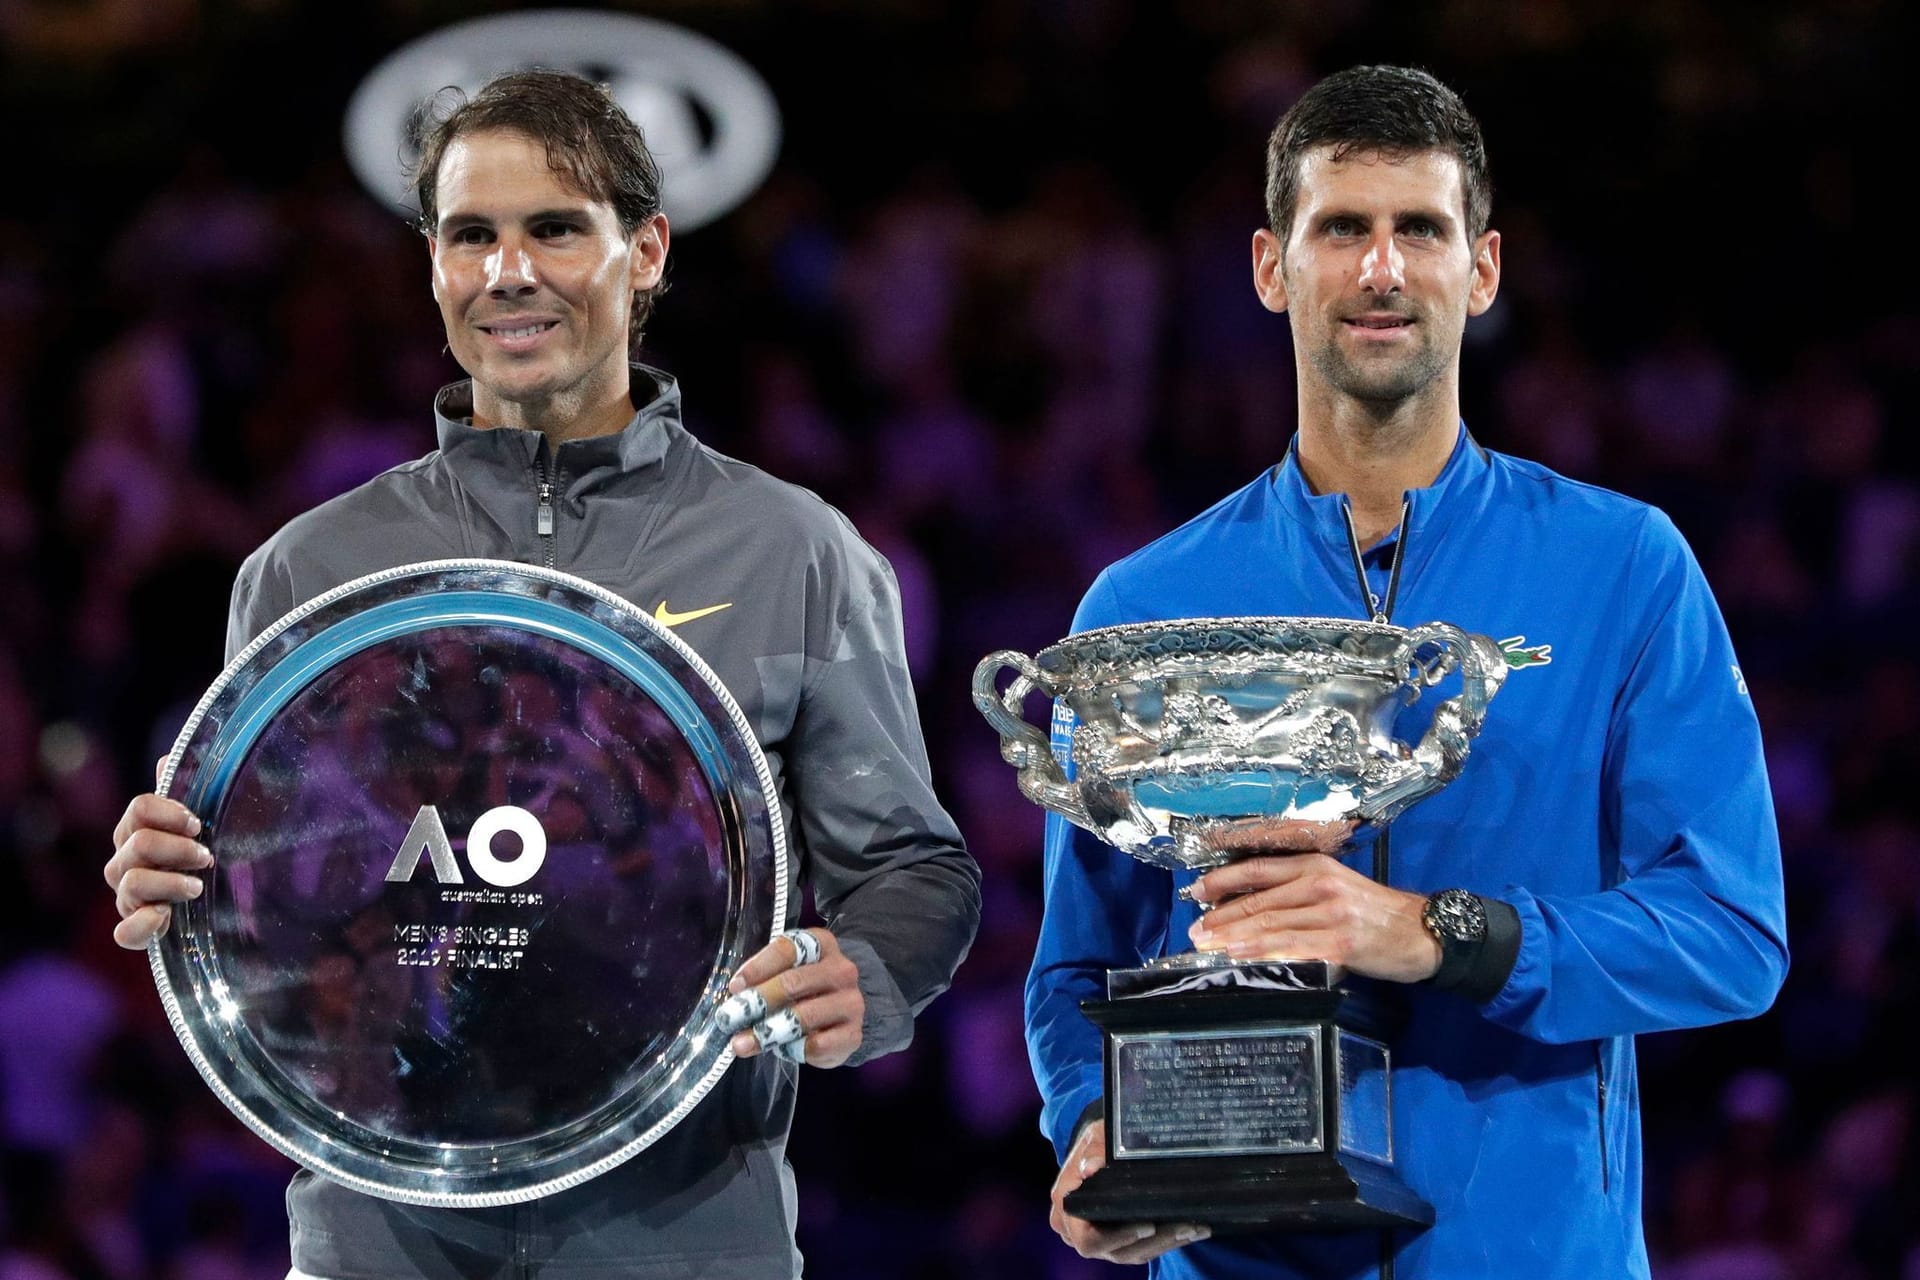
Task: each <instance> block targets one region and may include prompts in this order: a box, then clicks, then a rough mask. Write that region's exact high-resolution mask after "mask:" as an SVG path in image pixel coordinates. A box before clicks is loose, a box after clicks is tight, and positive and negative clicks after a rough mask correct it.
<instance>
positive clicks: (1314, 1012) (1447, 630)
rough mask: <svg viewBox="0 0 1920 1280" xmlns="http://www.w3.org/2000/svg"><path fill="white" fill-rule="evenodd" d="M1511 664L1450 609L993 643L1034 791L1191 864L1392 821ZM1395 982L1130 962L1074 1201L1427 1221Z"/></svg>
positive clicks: (1132, 1211) (1303, 971) (1104, 1215)
mask: <svg viewBox="0 0 1920 1280" xmlns="http://www.w3.org/2000/svg"><path fill="white" fill-rule="evenodd" d="M1008 670H1011V671H1013V672H1014V673H1015V674H1014V679H1013V680H1012V681H1010V682H1009V683H1008V684H1007V686H1006V688H1005V689H1004V690H1002V689H1001V688H1000V687H999V680H1000V677H1001V674H1002V673H1003V672H1005V671H1008ZM1506 670H1507V664H1506V660H1505V657H1504V655H1503V654H1502V653H1501V651H1500V647H1499V645H1498V644H1496V643H1495V642H1494V641H1492V640H1491V639H1489V638H1487V637H1486V636H1481V635H1473V634H1470V633H1468V632H1465V631H1463V630H1461V629H1460V628H1459V627H1456V626H1452V625H1450V624H1448V623H1444V622H1432V623H1428V624H1426V625H1424V626H1419V627H1413V628H1402V627H1396V626H1391V625H1389V624H1386V623H1376V622H1359V621H1348V620H1342V619H1336V618H1188V619H1177V620H1173V621H1166V622H1144V623H1130V624H1126V625H1123V626H1116V627H1104V628H1101V629H1099V630H1095V631H1087V632H1083V633H1081V634H1079V635H1076V636H1072V637H1069V638H1068V639H1066V640H1063V641H1061V642H1060V643H1058V644H1056V645H1053V646H1051V647H1049V648H1046V649H1043V650H1041V651H1040V652H1039V653H1038V654H1036V655H1034V656H1033V657H1028V656H1027V655H1025V654H1022V653H1017V652H1014V651H1011V650H1003V651H1001V652H999V653H994V654H990V655H989V656H988V657H986V658H985V659H983V660H982V661H981V663H980V665H979V666H978V667H977V668H976V669H975V671H974V681H973V697H974V705H975V706H977V707H978V708H979V709H980V712H981V714H983V715H984V716H986V718H987V720H988V722H989V723H991V724H992V725H993V727H994V729H995V730H996V731H997V732H998V733H999V735H1000V750H1001V755H1002V756H1003V757H1004V758H1005V759H1006V760H1007V762H1008V763H1009V764H1011V765H1013V766H1014V767H1015V768H1016V769H1018V770H1019V782H1020V789H1021V791H1022V792H1023V793H1025V794H1026V796H1027V797H1028V798H1029V799H1031V800H1033V801H1034V802H1035V803H1037V804H1039V805H1041V806H1043V807H1045V808H1046V809H1048V810H1051V811H1052V812H1054V813H1057V814H1059V815H1060V816H1061V817H1063V818H1065V819H1067V820H1068V821H1070V822H1072V823H1074V824H1076V825H1078V826H1080V827H1084V828H1085V829H1086V830H1088V831H1090V832H1092V833H1093V834H1094V835H1096V836H1098V837H1099V838H1100V839H1102V840H1104V841H1105V842H1107V843H1108V844H1110V845H1112V846H1114V847H1115V848H1117V849H1121V850H1123V851H1125V852H1126V853H1129V854H1131V855H1132V856H1134V857H1136V858H1139V859H1141V860H1142V861H1145V862H1149V863H1152V864H1154V865H1155V866H1160V867H1166V868H1168V869H1170V870H1174V871H1187V872H1194V871H1204V870H1205V869H1206V868H1208V867H1213V866H1219V865H1221V864H1223V863H1226V862H1228V861H1231V860H1232V859H1234V858H1236V857H1242V856H1251V855H1254V854H1269V853H1276V852H1279V853H1285V852H1321V853H1329V854H1344V853H1347V852H1350V851H1352V850H1354V849H1356V848H1357V847H1359V846H1360V845H1362V844H1364V843H1366V842H1367V841H1369V840H1376V839H1378V838H1380V837H1382V836H1383V835H1384V832H1385V828H1386V826H1387V824H1388V823H1390V822H1392V821H1393V819H1394V818H1396V817H1397V816H1399V815H1400V814H1401V813H1403V812H1405V811H1406V809H1407V808H1408V807H1409V806H1410V805H1412V804H1414V803H1416V802H1417V801H1419V800H1420V799H1422V798H1423V797H1425V796H1428V795H1431V794H1433V793H1434V792H1435V791H1438V790H1439V789H1440V788H1442V787H1444V786H1445V785H1446V784H1447V783H1449V782H1451V781H1452V780H1453V779H1454V778H1455V777H1457V776H1458V775H1459V773H1460V770H1461V768H1462V766H1463V765H1464V764H1465V762H1466V759H1467V753H1468V748H1469V744H1470V743H1471V742H1472V740H1473V738H1474V737H1475V736H1476V735H1477V734H1478V733H1479V731H1480V726H1481V724H1482V722H1483V721H1484V719H1485V717H1486V712H1487V704H1488V703H1489V701H1491V699H1492V698H1493V696H1494V695H1495V694H1496V693H1497V692H1499V689H1500V685H1501V682H1502V681H1503V680H1504V679H1505V677H1506ZM1456 673H1457V675H1458V678H1459V686H1460V687H1459V691H1458V692H1457V693H1456V694H1454V695H1453V696H1451V697H1448V698H1446V699H1445V700H1443V701H1441V702H1440V703H1439V704H1438V705H1437V706H1434V707H1432V708H1431V711H1430V713H1428V714H1427V715H1426V716H1425V719H1426V723H1425V726H1424V728H1423V729H1418V730H1415V731H1412V732H1409V731H1408V730H1406V729H1405V728H1404V724H1405V719H1404V717H1408V716H1412V717H1414V718H1419V715H1420V709H1419V708H1418V707H1417V706H1416V704H1418V703H1420V702H1422V701H1423V700H1425V699H1424V695H1425V694H1426V693H1427V691H1428V690H1431V689H1434V688H1435V686H1437V685H1439V684H1440V683H1441V682H1442V681H1444V680H1446V679H1448V678H1449V677H1451V676H1454V675H1455V674H1456ZM1035 692H1038V693H1040V694H1043V695H1044V696H1046V697H1048V698H1051V699H1055V700H1056V706H1057V708H1060V709H1062V710H1063V711H1064V712H1066V713H1070V719H1069V718H1068V717H1067V716H1065V715H1062V714H1061V713H1060V711H1056V721H1057V722H1058V723H1061V724H1062V725H1063V727H1065V728H1067V729H1068V735H1067V738H1066V742H1065V743H1064V744H1063V747H1062V748H1061V749H1060V750H1059V751H1058V753H1056V749H1055V747H1054V744H1053V742H1052V741H1051V740H1050V739H1049V738H1048V736H1047V735H1046V734H1045V733H1044V732H1042V731H1041V730H1040V729H1039V728H1038V727H1036V726H1035V725H1033V724H1031V723H1029V722H1028V721H1027V720H1026V719H1025V717H1024V714H1023V713H1024V706H1025V702H1026V700H1027V698H1028V697H1029V696H1030V695H1032V694H1033V693H1035ZM1410 708H1411V709H1412V710H1411V711H1410V710H1409V709H1410ZM1375 874H1376V875H1380V874H1383V873H1382V871H1381V870H1379V869H1376V871H1375ZM1381 985H1382V984H1365V983H1355V982H1350V981H1348V980H1347V976H1346V975H1345V974H1344V973H1343V972H1342V971H1341V970H1340V969H1339V967H1338V966H1335V965H1332V964H1329V963H1327V962H1326V961H1325V960H1320V959H1314V958H1311V957H1301V958H1289V959H1279V960H1271V961H1257V962H1232V961H1229V960H1228V959H1227V958H1226V957H1225V956H1224V955H1221V954H1206V953H1196V952H1187V953H1185V954H1182V955H1176V956H1172V957H1168V958H1165V959H1161V960H1157V961H1154V962H1152V963H1150V964H1148V965H1146V966H1144V967H1141V968H1136V969H1121V970H1113V971H1111V972H1109V973H1108V975H1107V997H1108V998H1107V999H1105V1000H1088V1001H1086V1002H1084V1003H1083V1004H1082V1006H1081V1008H1082V1009H1083V1011H1084V1012H1085V1013H1086V1014H1087V1016H1088V1017H1089V1018H1090V1019H1091V1020H1092V1021H1094V1022H1095V1023H1096V1024H1097V1025H1098V1026H1100V1027H1101V1029H1102V1031H1103V1033H1104V1041H1105V1078H1106V1098H1105V1110H1106V1119H1107V1159H1108V1163H1107V1165H1106V1167H1105V1168H1103V1169H1101V1170H1099V1171H1098V1172H1096V1173H1095V1174H1094V1175H1093V1176H1092V1177H1090V1178H1088V1179H1087V1180H1086V1182H1085V1183H1084V1184H1082V1186H1081V1187H1080V1189H1079V1190H1077V1191H1075V1192H1073V1193H1072V1194H1071V1195H1070V1196H1069V1197H1068V1199H1067V1208H1068V1209H1069V1210H1070V1211H1071V1212H1073V1213H1075V1214H1077V1215H1078V1216H1080V1217H1083V1218H1087V1219H1089V1220H1091V1221H1096V1222H1200V1223H1206V1224H1208V1225H1210V1226H1212V1227H1213V1228H1214V1229H1215V1230H1218V1231H1230V1230H1236V1229H1238V1230H1245V1229H1254V1228H1261V1229H1328V1228H1352V1227H1361V1226H1387V1227H1418V1226H1423V1225H1426V1224H1428V1223H1431V1222H1432V1221H1433V1210H1432V1208H1431V1206H1429V1205H1428V1204H1427V1203H1426V1202H1425V1201H1424V1200H1422V1199H1420V1198H1419V1197H1418V1196H1417V1195H1415V1194H1414V1193H1413V1192H1412V1191H1411V1190H1409V1189H1408V1188H1407V1187H1406V1185H1405V1184H1404V1183H1403V1182H1402V1181H1401V1180H1400V1179H1399V1177H1398V1175H1397V1174H1395V1173H1394V1154H1393V1149H1394V1135H1393V1128H1392V1083H1391V1070H1390V1068H1391V1058H1392V1052H1391V1049H1390V1047H1389V1046H1390V1042H1391V1039H1392V1037H1393V1034H1394V1031H1395V1028H1396V1024H1397V1020H1398V1016H1399V1014H1398V1010H1397V1008H1396V1002H1395V1001H1394V999H1393V996H1392V993H1391V992H1388V991H1384V990H1381V989H1380V986H1381Z"/></svg>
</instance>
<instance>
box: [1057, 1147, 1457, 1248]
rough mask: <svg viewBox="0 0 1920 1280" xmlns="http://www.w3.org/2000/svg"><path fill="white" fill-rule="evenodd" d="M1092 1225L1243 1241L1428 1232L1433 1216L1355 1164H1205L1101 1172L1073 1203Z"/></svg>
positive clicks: (1325, 1159)
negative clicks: (1200, 1231) (1198, 1227)
mask: <svg viewBox="0 0 1920 1280" xmlns="http://www.w3.org/2000/svg"><path fill="white" fill-rule="evenodd" d="M1067 1212H1068V1213H1071V1214H1072V1215H1074V1216H1075V1217H1076V1218H1085V1219H1086V1220H1087V1221H1088V1222H1099V1223H1121V1222H1197V1223H1203V1224H1205V1225H1206V1226H1208V1227H1210V1228H1211V1229H1212V1230H1213V1231H1214V1233H1215V1234H1218V1235H1225V1234H1229V1233H1232V1232H1235V1231H1351V1230H1359V1229H1362V1228H1369V1227H1376V1228H1377V1227H1391V1228H1404V1229H1408V1230H1419V1229H1420V1228H1422V1227H1430V1226H1432V1225H1433V1206H1432V1205H1430V1204H1428V1203H1427V1202H1426V1201H1425V1200H1422V1199H1421V1198H1420V1197H1419V1196H1417V1195H1415V1194H1414V1193H1413V1192H1412V1191H1411V1190H1409V1189H1408V1187H1407V1185H1406V1184H1405V1183H1403V1182H1401V1181H1400V1179H1399V1178H1398V1177H1397V1176H1396V1175H1395V1174H1394V1173H1393V1171H1392V1170H1390V1169H1387V1168H1385V1167H1383V1166H1381V1165H1376V1164H1374V1163H1373V1162H1372V1161H1369V1160H1362V1159H1357V1158H1355V1157H1353V1156H1340V1155H1326V1154H1320V1155H1311V1156H1279V1157H1274V1158H1270V1159H1264V1160H1263V1159H1257V1158H1249V1157H1245V1156H1240V1157H1233V1156H1198V1157H1193V1158H1190V1159H1183V1160H1156V1161H1153V1162H1151V1163H1150V1164H1149V1163H1143V1162H1122V1163H1119V1164H1110V1165H1107V1166H1106V1167H1105V1168H1103V1169H1097V1170H1095V1171H1094V1172H1093V1174H1092V1175H1090V1176H1089V1177H1088V1178H1087V1180H1086V1181H1085V1182H1083V1183H1081V1184H1080V1187H1079V1189H1078V1190H1076V1191H1074V1192H1072V1193H1071V1194H1069V1195H1068V1196H1067Z"/></svg>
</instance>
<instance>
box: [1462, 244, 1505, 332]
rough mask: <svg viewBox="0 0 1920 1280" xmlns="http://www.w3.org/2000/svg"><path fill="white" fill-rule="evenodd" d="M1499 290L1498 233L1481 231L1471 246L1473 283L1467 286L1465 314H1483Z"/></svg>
mask: <svg viewBox="0 0 1920 1280" xmlns="http://www.w3.org/2000/svg"><path fill="white" fill-rule="evenodd" d="M1499 292H1500V233H1499V232H1498V231H1487V232H1483V233H1482V234H1481V236H1480V238H1479V240H1477V241H1475V242H1474V246H1473V283H1472V284H1471V285H1470V286H1468V288H1467V314H1468V315H1470V316H1478V315H1485V314H1486V311H1487V308H1488V307H1491V306H1492V305H1493V299H1494V296H1495V295H1496V294H1498V293H1499Z"/></svg>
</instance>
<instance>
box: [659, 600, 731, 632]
mask: <svg viewBox="0 0 1920 1280" xmlns="http://www.w3.org/2000/svg"><path fill="white" fill-rule="evenodd" d="M731 608H733V601H731V600H729V601H727V602H726V603H725V604H710V605H708V606H707V607H706V608H704V609H689V610H687V611H686V612H685V613H675V612H674V611H673V610H671V609H669V608H667V602H666V601H665V600H662V601H661V602H660V607H659V608H657V609H655V610H654V611H653V620H654V621H655V622H657V623H659V624H660V625H661V626H663V627H677V626H679V625H680V624H681V623H683V622H692V621H693V620H694V619H695V618H704V617H706V616H707V615H708V614H710V613H718V612H720V611H721V610H722V609H731Z"/></svg>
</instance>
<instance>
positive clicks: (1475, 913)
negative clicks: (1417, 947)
mask: <svg viewBox="0 0 1920 1280" xmlns="http://www.w3.org/2000/svg"><path fill="white" fill-rule="evenodd" d="M1421 916H1422V918H1423V919H1424V920H1425V922H1426V925H1427V928H1428V929H1429V930H1431V931H1432V933H1433V934H1434V936H1435V937H1437V938H1439V939H1440V940H1441V941H1443V942H1446V941H1452V942H1476V941H1478V940H1479V939H1481V938H1484V937H1485V936H1486V934H1487V909H1486V906H1485V904H1483V903H1482V902H1481V901H1480V899H1479V898H1477V897H1475V896H1474V895H1473V894H1471V893H1468V892H1467V891H1466V890H1465V889H1442V890H1441V891H1440V892H1439V893H1436V894H1434V895H1433V896H1432V897H1430V898H1428V899H1427V905H1426V909H1425V910H1424V911H1423V912H1422V913H1421Z"/></svg>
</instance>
